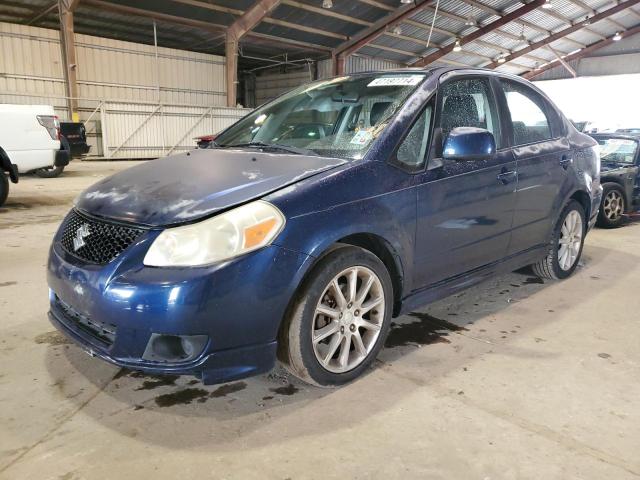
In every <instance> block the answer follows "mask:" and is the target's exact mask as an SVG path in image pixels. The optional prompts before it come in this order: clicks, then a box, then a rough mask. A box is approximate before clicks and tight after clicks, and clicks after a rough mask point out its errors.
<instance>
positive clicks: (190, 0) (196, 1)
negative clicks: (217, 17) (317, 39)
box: [172, 0, 347, 40]
mask: <svg viewBox="0 0 640 480" xmlns="http://www.w3.org/2000/svg"><path fill="white" fill-rule="evenodd" d="M172 1H173V2H175V3H182V4H184V5H189V6H192V7H198V8H204V9H205V10H212V11H214V12H222V13H228V14H230V15H235V16H241V15H244V13H245V12H244V11H243V10H238V9H237V8H230V7H223V6H220V5H214V4H212V3H209V2H203V1H202V0H172ZM282 3H286V1H285V0H282ZM290 3H300V2H290ZM302 5H304V4H302ZM247 11H248V10H247ZM261 21H262V22H264V23H270V24H272V25H278V26H280V27H285V28H291V29H294V30H300V31H302V32H306V33H313V34H315V35H322V36H325V37H331V38H337V39H338V40H346V39H347V36H346V35H341V34H339V33H334V32H329V31H327V30H322V29H320V28H314V27H308V26H306V25H300V24H299V23H293V22H287V21H286V20H279V19H277V18H271V17H268V16H266V17H263V18H262V20H261Z"/></svg>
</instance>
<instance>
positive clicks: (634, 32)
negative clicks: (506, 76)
mask: <svg viewBox="0 0 640 480" xmlns="http://www.w3.org/2000/svg"><path fill="white" fill-rule="evenodd" d="M639 33H640V25H637V26H635V27H633V28H630V29H628V30H627V31H626V32H625V38H628V37H631V36H633V35H637V34H639ZM612 43H614V40H613V36H611V37H609V38H607V39H606V40H600V41H599V42H596V43H593V44H591V45H589V46H588V47H587V48H584V49H582V50H580V51H579V52H576V53H572V54H570V55H567V56H565V57H564V61H565V62H570V61H572V60H579V59H581V58H584V57H587V56H589V55H590V54H591V53H593V52H595V51H597V50H600V49H601V48H604V47H606V46H607V45H611V44H612ZM558 66H559V65H558V64H556V63H555V62H554V63H549V64H547V65H545V66H544V67H542V68H539V69H537V70H530V71H528V72H527V73H525V74H523V75H522V76H523V77H524V78H526V79H528V80H531V79H533V78H535V77H537V76H538V75H541V74H542V73H543V72H546V71H547V70H551V69H552V68H556V67H558Z"/></svg>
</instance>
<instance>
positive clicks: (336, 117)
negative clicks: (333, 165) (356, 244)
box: [216, 72, 426, 159]
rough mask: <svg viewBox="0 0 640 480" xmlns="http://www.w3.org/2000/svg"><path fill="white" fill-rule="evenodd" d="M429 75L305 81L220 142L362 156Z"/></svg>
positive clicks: (349, 156)
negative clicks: (305, 82)
mask: <svg viewBox="0 0 640 480" xmlns="http://www.w3.org/2000/svg"><path fill="white" fill-rule="evenodd" d="M425 78H426V74H424V73H414V72H411V73H379V74H367V75H353V76H345V77H339V78H334V79H330V80H323V81H319V82H315V83H312V84H309V85H305V86H302V87H299V88H297V89H295V90H293V91H291V92H289V93H287V94H286V95H283V96H282V97H280V98H277V99H276V100H274V101H273V102H270V103H268V104H266V105H264V106H262V107H260V108H258V109H256V110H255V111H254V112H252V113H251V114H250V115H249V116H247V117H245V118H244V119H242V120H240V121H239V122H238V123H236V124H235V125H233V126H231V127H230V128H229V129H227V130H226V131H225V132H223V133H222V134H221V135H220V136H218V138H216V144H217V145H218V146H220V147H233V146H243V145H247V144H252V143H253V144H256V145H259V144H268V145H274V144H275V145H280V146H287V147H293V148H297V149H304V150H305V151H307V152H308V153H311V154H318V155H326V156H333V157H339V158H346V159H359V158H362V157H363V156H364V154H365V153H366V152H367V150H368V149H369V147H370V146H371V144H372V143H373V141H374V140H375V139H376V138H377V137H378V136H379V135H380V134H381V133H382V131H383V130H384V129H385V127H386V126H387V124H388V123H389V121H390V120H391V118H392V117H393V115H394V114H395V113H396V112H397V110H398V109H399V108H400V107H401V106H402V104H403V103H404V102H405V101H406V99H407V97H408V96H409V95H410V94H411V93H412V92H413V91H414V90H415V89H416V88H417V86H418V85H419V84H420V83H422V81H423V80H424V79H425Z"/></svg>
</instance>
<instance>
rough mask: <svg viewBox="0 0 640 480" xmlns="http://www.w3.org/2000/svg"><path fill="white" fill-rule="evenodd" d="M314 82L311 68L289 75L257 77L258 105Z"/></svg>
mask: <svg viewBox="0 0 640 480" xmlns="http://www.w3.org/2000/svg"><path fill="white" fill-rule="evenodd" d="M312 80H313V70H312V69H311V66H310V65H309V66H308V67H305V69H304V70H299V71H295V72H287V73H268V74H264V75H260V76H257V77H256V105H262V104H263V103H265V102H268V101H269V100H272V99H274V98H276V97H277V96H278V95H281V94H283V93H285V92H288V91H289V90H292V89H293V88H295V87H297V86H299V85H304V84H305V83H309V82H311V81H312Z"/></svg>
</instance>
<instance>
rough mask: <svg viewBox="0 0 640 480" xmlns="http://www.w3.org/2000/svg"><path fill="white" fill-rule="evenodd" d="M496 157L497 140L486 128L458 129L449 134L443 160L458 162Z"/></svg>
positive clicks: (443, 150)
mask: <svg viewBox="0 0 640 480" xmlns="http://www.w3.org/2000/svg"><path fill="white" fill-rule="evenodd" d="M495 155H496V139H495V138H494V136H493V134H492V133H491V132H489V131H488V130H485V129H484V128H475V127H457V128H454V129H453V130H451V132H449V135H448V136H447V139H446V140H445V142H444V148H443V149H442V158H443V159H446V160H455V161H458V162H462V161H469V160H488V159H491V158H493V157H495Z"/></svg>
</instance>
